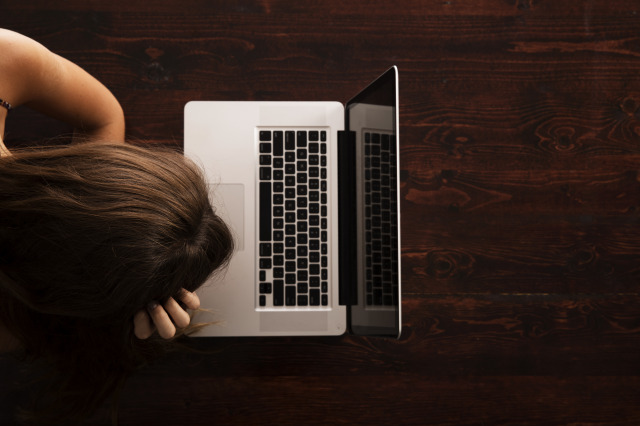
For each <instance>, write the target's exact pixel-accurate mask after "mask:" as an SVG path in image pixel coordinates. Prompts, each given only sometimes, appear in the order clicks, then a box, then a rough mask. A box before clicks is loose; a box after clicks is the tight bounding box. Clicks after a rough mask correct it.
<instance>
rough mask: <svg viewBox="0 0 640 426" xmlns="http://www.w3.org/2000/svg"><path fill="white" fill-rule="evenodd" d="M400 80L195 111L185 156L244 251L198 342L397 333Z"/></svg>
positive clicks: (187, 124) (192, 105)
mask: <svg viewBox="0 0 640 426" xmlns="http://www.w3.org/2000/svg"><path fill="white" fill-rule="evenodd" d="M398 123H399V114H398V70H397V68H396V67H395V66H393V67H391V68H390V69H389V70H387V71H386V72H385V73H383V74H382V75H381V76H380V77H378V78H377V79H376V80H375V81H373V82H372V83H371V84H369V85H368V86H367V87H366V88H364V89H363V90H362V91H361V92H360V93H358V94H357V95H356V96H355V97H353V98H352V99H351V100H350V101H348V102H347V104H346V107H345V106H343V105H342V104H341V103H339V102H242V101H239V102H235V101H231V102H229V101H220V102H218V101H192V102H189V103H187V104H186V105H185V110H184V153H185V155H186V156H187V157H189V158H191V159H193V160H194V161H195V162H196V163H197V164H199V165H200V166H201V167H202V168H203V169H204V171H205V174H206V178H207V180H208V182H209V184H210V188H211V190H210V191H211V194H210V195H211V200H212V204H213V206H214V208H215V210H216V213H217V214H218V215H220V216H221V217H222V219H223V220H225V222H226V223H227V224H228V225H229V227H230V228H231V231H232V233H233V236H234V239H235V243H236V248H235V252H234V254H233V256H232V259H231V262H230V264H229V266H228V268H227V269H226V270H225V271H223V272H221V273H220V274H215V275H214V276H213V278H211V279H210V280H209V281H208V282H207V283H205V284H204V285H203V286H202V287H201V288H200V289H199V290H198V291H197V294H198V296H199V297H200V300H201V307H202V308H204V309H205V310H206V311H208V312H199V313H197V314H196V317H195V318H194V320H193V321H194V322H199V321H202V322H214V323H213V324H211V325H209V326H207V327H205V328H204V329H202V330H201V331H199V332H198V333H197V334H196V336H305V335H341V334H344V333H346V332H349V333H352V334H355V335H365V336H386V337H395V338H399V337H400V333H401V324H402V321H401V318H402V312H401V277H400V269H401V268H400V202H399V199H398V194H399V183H400V179H399V165H400V161H399V153H400V151H399V137H398V136H399V135H398V130H399V126H398Z"/></svg>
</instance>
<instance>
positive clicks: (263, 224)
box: [260, 182, 271, 241]
mask: <svg viewBox="0 0 640 426" xmlns="http://www.w3.org/2000/svg"><path fill="white" fill-rule="evenodd" d="M260 241H271V182H260Z"/></svg>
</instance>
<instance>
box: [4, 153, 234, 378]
mask: <svg viewBox="0 0 640 426" xmlns="http://www.w3.org/2000/svg"><path fill="white" fill-rule="evenodd" d="M232 248H233V241H232V238H231V234H230V232H229V229H228V228H227V226H226V225H225V224H224V223H223V222H222V221H221V220H220V218H219V217H218V216H216V214H215V212H214V211H213V209H212V207H211V205H210V202H209V198H208V188H207V185H206V182H205V180H204V178H203V175H202V173H201V171H200V170H199V169H198V168H197V167H196V166H195V165H194V164H193V163H191V162H190V161H189V160H187V159H185V158H184V157H183V156H182V155H181V154H179V153H176V152H173V151H166V150H158V149H153V150H149V149H144V148H139V147H135V146H131V145H121V144H118V145H110V144H82V145H74V146H69V147H62V148H53V149H37V150H26V151H22V152H15V153H14V155H12V156H11V157H6V158H2V159H0V322H1V323H4V324H5V326H7V328H9V329H10V330H11V331H12V332H14V333H15V335H16V337H17V338H18V339H19V340H21V341H22V343H23V344H24V346H25V350H26V352H27V354H32V355H34V356H42V357H49V358H60V356H59V355H60V354H62V353H63V352H66V353H67V354H69V355H70V358H73V357H74V356H75V355H78V356H82V357H86V356H96V357H97V359H93V360H92V363H95V362H96V361H98V360H101V359H102V358H105V359H106V360H107V361H108V362H107V365H109V366H111V367H112V368H116V369H120V368H123V369H125V370H126V369H130V368H132V367H133V366H134V365H135V364H136V363H137V361H139V360H141V359H144V358H145V356H146V355H145V354H148V353H149V351H150V348H152V347H153V345H154V340H153V339H152V340H151V341H148V342H147V341H144V342H143V341H138V340H137V339H135V338H134V337H133V323H132V317H133V315H134V314H135V313H136V312H137V311H138V310H140V309H141V308H143V307H144V306H146V304H147V303H149V302H150V301H152V300H158V301H164V300H165V299H167V298H169V297H176V296H177V295H178V294H179V292H180V289H181V288H186V289H187V290H191V291H193V290H195V289H196V288H198V287H199V286H201V285H202V284H203V283H204V281H205V280H206V279H207V277H208V276H209V275H211V273H212V272H213V271H214V270H216V269H218V268H219V267H221V266H223V265H224V264H225V263H226V262H227V261H228V260H229V257H230V255H231V252H232ZM155 343H158V342H155ZM100 352H101V353H102V355H100ZM67 358H68V357H67ZM65 359H66V358H65ZM65 359H55V361H56V362H57V363H59V364H61V365H64V364H65V363H66V361H65ZM103 361H104V360H103ZM75 362H76V363H77V362H79V361H78V360H76V361H75Z"/></svg>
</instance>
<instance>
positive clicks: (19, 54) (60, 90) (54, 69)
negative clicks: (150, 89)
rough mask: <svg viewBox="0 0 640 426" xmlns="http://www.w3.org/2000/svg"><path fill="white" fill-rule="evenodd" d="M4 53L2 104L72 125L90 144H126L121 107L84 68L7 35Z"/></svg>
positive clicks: (3, 34) (1, 43)
mask: <svg viewBox="0 0 640 426" xmlns="http://www.w3.org/2000/svg"><path fill="white" fill-rule="evenodd" d="M0 52H2V54H1V55H0V98H2V99H4V100H6V101H7V102H10V103H11V104H12V105H13V106H14V107H15V106H18V105H26V106H29V107H31V108H33V109H35V110H38V111H40V112H42V113H44V114H46V115H49V116H51V117H54V118H57V119H59V120H62V121H64V122H66V123H69V124H71V125H72V126H74V127H75V128H76V129H77V130H78V131H80V132H81V133H82V134H83V135H85V136H87V137H88V138H90V139H95V140H107V141H110V142H124V114H123V112H122V108H121V107H120V104H119V103H118V101H117V100H116V98H115V97H114V96H113V94H111V92H110V91H109V90H108V89H107V88H106V87H105V86H103V85H102V84H101V83H100V82H99V81H98V80H96V79H95V78H93V77H92V76H91V75H89V74H88V73H87V72H86V71H84V70H83V69H82V68H80V67H79V66H77V65H76V64H74V63H72V62H70V61H68V60H66V59H64V58H62V57H61V56H58V55H56V54H55V53H53V52H51V51H50V50H48V49H47V48H45V47H44V46H42V45H41V44H40V43H38V42H36V41H34V40H32V39H30V38H28V37H25V36H23V35H21V34H18V33H15V32H13V31H9V30H4V29H0Z"/></svg>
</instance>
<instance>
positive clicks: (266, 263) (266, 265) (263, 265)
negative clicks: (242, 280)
mask: <svg viewBox="0 0 640 426" xmlns="http://www.w3.org/2000/svg"><path fill="white" fill-rule="evenodd" d="M260 269H271V258H263V259H260Z"/></svg>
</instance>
